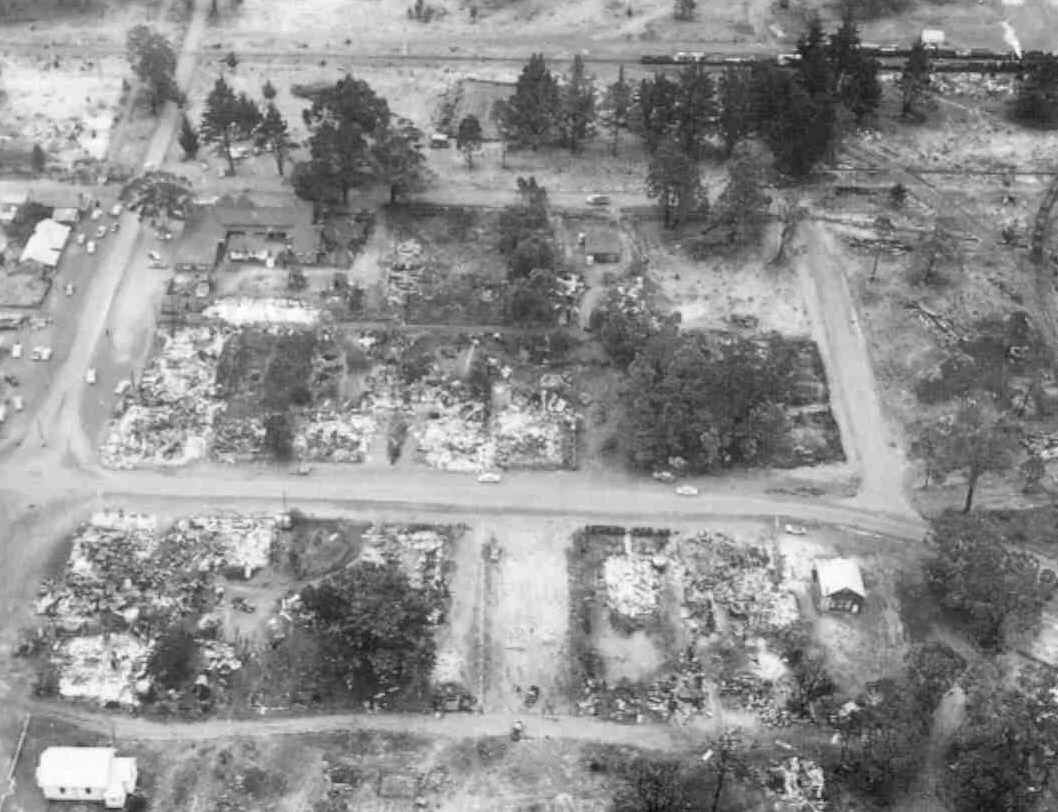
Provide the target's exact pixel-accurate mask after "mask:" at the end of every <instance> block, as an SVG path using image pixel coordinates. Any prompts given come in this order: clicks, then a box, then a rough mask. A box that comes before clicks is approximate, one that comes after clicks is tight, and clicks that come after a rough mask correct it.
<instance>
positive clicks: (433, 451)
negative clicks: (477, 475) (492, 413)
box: [411, 402, 495, 472]
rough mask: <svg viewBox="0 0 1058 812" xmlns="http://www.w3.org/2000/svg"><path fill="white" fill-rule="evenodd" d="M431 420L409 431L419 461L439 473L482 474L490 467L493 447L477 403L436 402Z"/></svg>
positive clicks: (483, 410)
mask: <svg viewBox="0 0 1058 812" xmlns="http://www.w3.org/2000/svg"><path fill="white" fill-rule="evenodd" d="M432 412H433V413H432V414H431V419H429V420H425V421H423V422H422V423H420V424H418V425H416V426H414V427H413V428H412V430H411V431H412V436H413V437H414V438H415V443H416V446H417V448H418V455H419V458H420V459H421V460H422V461H423V462H424V463H426V464H427V465H429V466H430V467H432V468H440V469H441V470H442V471H463V472H473V471H481V470H484V469H486V468H491V467H492V462H493V459H494V458H495V448H494V446H493V445H492V444H491V443H490V442H489V437H488V433H487V430H486V427H485V421H484V413H485V407H484V406H483V405H482V404H480V403H459V402H456V403H450V404H445V403H443V402H439V403H438V404H437V405H436V407H435V408H434V409H433V410H432ZM434 415H436V416H434Z"/></svg>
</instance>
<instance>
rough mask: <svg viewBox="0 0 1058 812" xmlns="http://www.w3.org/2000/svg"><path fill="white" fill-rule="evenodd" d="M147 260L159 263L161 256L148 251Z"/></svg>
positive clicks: (155, 252)
mask: <svg viewBox="0 0 1058 812" xmlns="http://www.w3.org/2000/svg"><path fill="white" fill-rule="evenodd" d="M147 259H149V260H150V261H151V262H161V261H162V255H161V254H159V253H158V252H157V251H148V252H147Z"/></svg>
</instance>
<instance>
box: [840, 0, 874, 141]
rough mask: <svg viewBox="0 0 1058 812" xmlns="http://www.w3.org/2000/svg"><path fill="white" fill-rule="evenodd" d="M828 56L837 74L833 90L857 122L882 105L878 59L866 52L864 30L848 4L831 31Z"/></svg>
mask: <svg viewBox="0 0 1058 812" xmlns="http://www.w3.org/2000/svg"><path fill="white" fill-rule="evenodd" d="M827 57H828V59H829V61H830V72H831V76H832V78H833V83H834V84H833V88H832V91H833V92H834V94H835V95H836V97H837V98H838V99H840V100H841V103H842V104H843V105H844V106H845V108H846V109H847V110H848V111H849V112H851V113H852V115H853V116H854V117H855V119H856V121H857V122H861V121H863V119H864V118H866V117H867V116H868V115H869V114H871V113H873V112H874V111H875V110H876V109H877V108H878V103H879V102H880V101H881V98H882V86H881V84H880V83H879V82H878V61H877V60H876V59H874V58H873V57H870V56H867V55H866V54H864V53H863V48H862V46H861V43H860V30H859V27H858V26H857V25H856V21H855V19H854V18H853V16H852V8H851V6H849V5H846V6H845V8H844V10H843V12H842V15H841V25H840V27H839V28H838V30H837V31H836V32H835V33H833V34H831V35H830V40H829V42H828V43H827Z"/></svg>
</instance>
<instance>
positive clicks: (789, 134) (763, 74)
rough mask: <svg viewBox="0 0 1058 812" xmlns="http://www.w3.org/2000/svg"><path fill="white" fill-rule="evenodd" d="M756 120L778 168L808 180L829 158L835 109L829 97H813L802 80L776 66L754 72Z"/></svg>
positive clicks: (768, 66) (753, 95)
mask: <svg viewBox="0 0 1058 812" xmlns="http://www.w3.org/2000/svg"><path fill="white" fill-rule="evenodd" d="M751 91H752V92H751V94H750V95H751V98H752V100H753V114H752V115H753V119H754V120H755V121H756V122H758V129H759V132H760V136H761V138H762V139H763V140H764V142H765V143H766V144H767V145H768V147H769V148H770V149H771V151H772V153H773V154H774V155H775V165H776V167H777V168H778V169H779V170H780V171H781V172H784V173H786V174H788V175H792V176H794V177H799V178H800V177H805V176H806V175H808V174H809V173H810V172H811V171H812V168H813V167H814V166H815V164H816V163H817V162H818V161H819V160H820V159H821V158H822V157H823V156H824V155H826V154H827V152H828V151H829V149H830V147H831V142H832V140H833V138H834V124H835V119H834V108H833V104H832V102H831V100H830V98H829V94H827V93H825V92H824V93H821V94H820V95H819V96H818V97H813V96H812V95H811V94H810V93H809V92H808V88H807V86H806V84H805V81H804V79H803V78H802V77H801V76H791V75H790V74H789V73H788V72H787V71H785V70H783V69H782V68H778V67H776V66H774V65H763V66H761V67H760V68H758V69H755V70H754V72H753V87H752V88H751Z"/></svg>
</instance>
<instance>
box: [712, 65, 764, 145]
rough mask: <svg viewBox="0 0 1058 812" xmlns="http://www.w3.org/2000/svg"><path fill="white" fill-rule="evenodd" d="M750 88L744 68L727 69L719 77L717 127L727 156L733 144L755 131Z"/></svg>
mask: <svg viewBox="0 0 1058 812" xmlns="http://www.w3.org/2000/svg"><path fill="white" fill-rule="evenodd" d="M751 87H752V81H751V79H750V72H749V71H747V70H746V69H745V68H727V69H726V70H725V71H724V74H723V76H721V77H720V102H719V111H718V114H717V127H718V129H719V130H720V137H721V138H722V139H723V140H724V152H726V153H727V154H728V155H730V154H731V150H732V149H734V148H735V144H737V143H738V142H739V141H741V140H742V139H743V138H745V137H746V136H747V135H749V134H750V133H751V132H753V130H754V129H755V122H754V119H753V99H752V97H751V95H750V88H751Z"/></svg>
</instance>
